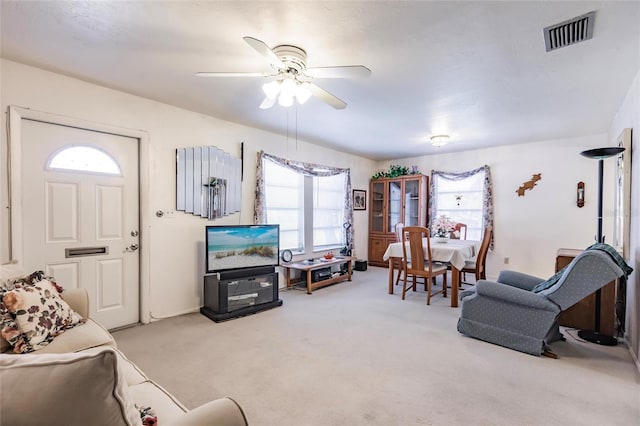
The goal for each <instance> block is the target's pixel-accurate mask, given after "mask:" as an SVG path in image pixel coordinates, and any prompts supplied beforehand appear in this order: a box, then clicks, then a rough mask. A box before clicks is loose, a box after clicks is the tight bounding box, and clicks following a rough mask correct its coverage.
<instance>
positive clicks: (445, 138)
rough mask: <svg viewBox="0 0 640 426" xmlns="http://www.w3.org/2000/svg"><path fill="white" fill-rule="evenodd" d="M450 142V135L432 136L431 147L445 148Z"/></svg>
mask: <svg viewBox="0 0 640 426" xmlns="http://www.w3.org/2000/svg"><path fill="white" fill-rule="evenodd" d="M448 142H449V135H435V136H431V145H433V146H443V145H446V144H447V143H448Z"/></svg>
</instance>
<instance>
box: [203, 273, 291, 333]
mask: <svg viewBox="0 0 640 426" xmlns="http://www.w3.org/2000/svg"><path fill="white" fill-rule="evenodd" d="M278 306H282V300H280V299H278V274H277V273H276V272H275V268H274V267H272V266H270V267H260V268H247V269H236V270H232V271H224V272H216V273H213V274H208V275H205V276H204V306H203V307H202V308H200V313H202V314H203V315H205V316H206V317H208V318H209V319H212V320H213V321H215V322H220V321H226V320H229V319H232V318H238V317H242V316H245V315H250V314H255V313H257V312H261V311H264V310H267V309H272V308H275V307H278Z"/></svg>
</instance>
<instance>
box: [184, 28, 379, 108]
mask: <svg viewBox="0 0 640 426" xmlns="http://www.w3.org/2000/svg"><path fill="white" fill-rule="evenodd" d="M243 39H244V41H246V42H247V44H249V46H251V47H253V48H254V49H255V50H256V51H257V52H258V53H260V54H261V55H262V56H264V57H265V58H266V59H267V61H269V64H270V65H271V68H272V71H271V72H198V73H196V75H197V76H199V77H269V78H275V80H273V81H271V82H269V83H266V84H264V85H263V86H262V89H263V90H264V92H265V94H266V98H265V99H264V101H263V102H262V103H261V104H260V108H262V109H267V108H271V107H272V106H273V105H274V104H275V103H276V100H277V101H278V103H279V104H280V105H282V106H285V107H288V106H291V105H293V100H294V98H295V99H296V100H297V101H298V103H300V104H303V103H305V102H306V101H307V100H308V99H309V97H311V96H312V95H313V96H315V97H316V98H318V99H320V100H321V101H323V102H326V103H327V104H329V105H331V106H332V107H334V108H335V109H344V108H345V107H346V106H347V103H346V102H344V101H343V100H342V99H340V98H338V97H337V96H335V95H333V94H331V93H329V92H327V91H326V90H324V89H322V88H321V87H319V86H318V85H316V84H315V83H313V82H312V80H313V79H315V78H358V77H368V76H370V75H371V70H370V69H369V68H367V67H365V66H363V65H346V66H333V67H319V68H307V52H305V51H304V49H301V48H299V47H297V46H292V45H288V44H282V45H279V46H276V47H274V48H273V49H271V48H269V46H267V45H266V44H265V43H264V42H263V41H261V40H258V39H257V38H253V37H243Z"/></svg>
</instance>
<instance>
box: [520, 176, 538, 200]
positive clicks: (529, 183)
mask: <svg viewBox="0 0 640 426" xmlns="http://www.w3.org/2000/svg"><path fill="white" fill-rule="evenodd" d="M540 179H542V173H536V174H535V175H533V176H532V177H531V180H528V181H526V182H525V183H523V184H522V185H521V186H520V187H519V188H518V189H516V193H517V194H518V197H524V191H526V190H527V189H528V190H532V189H533V187H534V186H536V185H537V184H536V182H537V181H539V180H540Z"/></svg>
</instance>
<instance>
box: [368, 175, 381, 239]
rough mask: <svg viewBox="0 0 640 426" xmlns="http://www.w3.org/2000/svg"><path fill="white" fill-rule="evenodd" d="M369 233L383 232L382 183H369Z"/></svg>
mask: <svg viewBox="0 0 640 426" xmlns="http://www.w3.org/2000/svg"><path fill="white" fill-rule="evenodd" d="M370 208H371V225H370V226H371V231H372V232H384V228H383V227H384V223H383V222H384V182H372V183H371V207H370Z"/></svg>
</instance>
